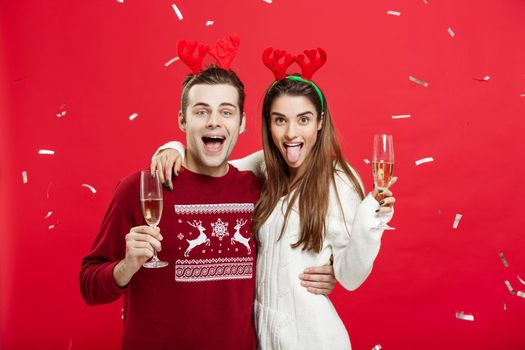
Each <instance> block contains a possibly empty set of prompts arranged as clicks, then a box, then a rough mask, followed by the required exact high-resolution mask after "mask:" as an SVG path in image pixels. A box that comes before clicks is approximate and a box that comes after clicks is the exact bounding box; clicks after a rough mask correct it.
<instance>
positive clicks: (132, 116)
mask: <svg viewBox="0 0 525 350" xmlns="http://www.w3.org/2000/svg"><path fill="white" fill-rule="evenodd" d="M138 116H139V114H138V113H133V114H132V115H130V116H129V117H128V118H129V120H133V119H135V118H137V117H138Z"/></svg>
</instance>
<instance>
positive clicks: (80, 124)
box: [0, 0, 525, 350]
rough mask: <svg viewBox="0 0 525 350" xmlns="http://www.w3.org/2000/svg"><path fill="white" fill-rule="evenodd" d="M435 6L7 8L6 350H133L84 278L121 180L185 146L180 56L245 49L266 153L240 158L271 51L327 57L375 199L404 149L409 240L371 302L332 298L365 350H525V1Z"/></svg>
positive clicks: (383, 265) (1, 249)
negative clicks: (231, 39)
mask: <svg viewBox="0 0 525 350" xmlns="http://www.w3.org/2000/svg"><path fill="white" fill-rule="evenodd" d="M427 2H428V4H425V2H424V1H423V0H413V1H407V0H399V1H387V0H379V1H344V2H343V1H304V0H303V1H300V0H289V1H284V0H275V1H273V3H272V4H268V3H266V2H264V1H262V0H251V1H241V0H236V1H230V0H229V1H198V2H197V1H190V0H177V1H176V3H177V5H178V6H179V8H180V10H181V12H182V14H183V16H184V19H183V20H179V19H178V18H177V16H176V15H175V12H174V11H173V9H172V8H171V4H172V2H171V1H164V0H162V1H133V0H125V2H124V3H118V2H116V1H112V0H104V1H101V0H97V1H70V0H67V1H66V0H54V1H29V0H17V1H7V0H2V1H0V33H1V34H0V53H1V54H0V60H1V61H0V115H1V120H0V123H1V125H0V135H1V136H0V156H1V160H2V163H1V164H2V165H1V169H0V170H1V173H0V176H1V182H0V195H1V199H2V200H1V207H0V219H1V222H2V229H1V233H0V237H1V244H0V259H1V261H0V274H1V278H0V283H1V285H0V287H1V289H0V348H2V349H94V348H97V349H114V348H118V346H119V342H120V334H121V302H120V301H119V302H116V303H113V304H111V305H104V306H98V307H88V306H86V305H85V304H84V303H83V301H82V299H81V297H80V293H79V286H78V272H79V267H80V260H81V258H82V256H83V255H84V254H85V253H86V252H87V251H88V249H89V246H90V244H91V242H92V240H93V238H94V236H95V234H96V232H97V229H98V225H99V223H100V222H101V219H102V216H103V213H104V211H105V208H106V206H107V204H108V203H109V199H110V198H111V195H112V192H113V189H114V186H115V184H116V183H117V181H118V179H120V178H122V177H123V176H125V175H126V174H128V173H130V172H132V171H134V170H137V169H139V168H141V167H145V166H146V165H148V164H149V157H150V156H151V154H152V153H153V151H154V150H155V148H156V146H158V145H160V144H162V143H164V142H165V141H168V140H172V139H183V135H182V134H181V132H180V131H179V130H178V128H177V124H176V114H177V112H178V108H179V94H180V82H181V80H182V78H183V76H184V75H185V74H186V73H187V72H188V69H187V68H186V67H184V66H183V65H182V64H181V62H174V63H173V64H171V65H170V66H168V67H165V63H166V62H168V61H169V60H170V59H172V58H173V57H175V56H176V55H177V54H176V49H175V47H176V46H175V44H176V42H177V40H179V39H181V38H189V39H197V40H201V41H203V42H207V43H211V42H213V41H214V40H216V39H217V38H219V37H222V36H224V35H226V34H228V33H231V32H237V33H239V35H240V37H241V50H240V53H239V55H238V57H237V59H236V61H235V63H234V67H235V69H236V70H237V72H238V73H239V75H240V77H241V78H242V79H243V80H244V82H245V83H246V86H247V89H246V90H247V94H248V97H247V101H246V104H247V105H246V107H247V114H248V135H247V136H242V137H240V140H239V143H238V146H237V148H236V150H235V152H234V154H233V156H234V157H239V156H244V155H246V154H247V153H249V152H252V151H255V150H257V149H259V148H260V121H259V118H260V116H259V115H260V100H261V97H262V94H263V90H264V88H265V87H267V86H268V84H269V83H270V82H271V81H272V75H271V73H270V72H269V71H267V70H266V69H265V68H264V67H263V65H262V63H261V60H260V56H261V52H262V50H263V49H264V48H265V47H267V46H271V45H273V46H275V47H278V48H285V49H287V50H289V51H290V52H292V53H298V52H299V51H300V50H302V49H305V48H314V47H317V46H322V47H324V48H325V49H326V51H327V52H328V55H329V58H328V62H327V64H326V66H325V67H323V68H322V69H321V70H320V71H319V72H318V73H317V74H316V76H315V80H316V81H317V82H318V83H319V85H320V86H321V87H322V88H323V89H324V90H325V92H326V95H327V97H328V100H329V103H330V105H331V110H332V113H333V117H334V119H335V123H336V125H337V127H338V130H339V133H340V136H341V142H342V144H343V148H344V151H345V154H346V156H347V157H348V159H349V160H350V161H351V162H352V163H353V164H354V165H355V166H356V167H357V169H358V170H359V171H360V173H361V175H362V176H363V178H364V179H365V182H366V184H367V186H368V188H370V185H371V169H370V168H369V166H367V165H366V164H365V163H364V162H363V159H364V158H369V156H370V153H371V141H372V135H373V134H374V133H378V132H388V133H392V134H393V135H394V139H395V147H396V169H395V170H396V173H397V175H399V181H398V183H397V184H396V185H395V187H394V188H395V194H396V197H397V198H398V204H397V205H396V216H395V218H394V220H393V222H392V225H393V226H395V227H396V228H397V230H396V231H393V232H387V233H386V234H385V235H384V238H383V245H382V250H381V252H380V255H379V257H378V259H377V261H376V264H375V267H374V271H373V273H372V275H371V276H370V278H369V279H368V280H367V282H366V283H365V284H364V285H363V286H362V287H361V288H360V289H359V290H358V291H356V292H354V293H349V292H346V291H345V290H343V289H342V288H341V287H338V288H337V289H336V291H335V292H334V293H333V294H332V300H333V301H334V303H335V304H336V307H337V309H338V311H339V314H340V315H341V317H342V318H343V320H344V322H345V324H346V325H347V328H348V330H349V333H350V337H351V339H352V344H353V347H354V348H355V349H358V350H359V349H371V348H372V347H373V346H375V345H376V344H381V345H382V347H383V349H415V348H424V349H525V335H524V329H525V327H524V321H523V319H524V316H525V299H523V298H520V297H518V296H517V295H511V294H510V293H509V291H508V289H507V288H506V286H505V284H504V281H505V280H508V281H509V282H510V283H511V284H512V286H513V287H514V289H515V290H516V291H517V290H520V289H521V290H523V291H525V286H524V285H523V284H521V283H520V282H519V281H518V279H517V275H520V274H521V276H520V277H522V278H524V279H525V254H524V251H525V239H524V235H523V233H524V231H525V230H524V227H525V224H524V223H523V220H520V217H521V218H522V217H523V196H524V190H523V185H522V181H521V178H522V176H523V172H524V170H525V167H524V163H523V161H522V158H523V151H524V149H525V148H524V146H523V143H522V135H523V131H524V130H525V129H524V126H525V125H524V124H525V122H524V121H523V117H524V116H525V113H524V112H525V97H524V96H520V95H522V94H525V44H524V43H525V40H524V38H525V25H524V24H525V1H522V0H501V1H488V0H484V1H453V0H441V1H434V0H427ZM389 10H394V11H399V12H401V16H392V15H388V14H387V11H389ZM208 20H212V21H215V24H213V25H212V26H206V21H208ZM449 27H450V28H452V30H453V31H454V32H455V33H456V35H455V37H452V36H451V35H449V33H448V32H447V29H448V28H449ZM409 75H412V76H414V77H417V78H418V79H421V80H424V81H426V82H428V83H429V86H428V87H423V86H420V85H418V84H415V83H413V82H411V81H409V79H408V76H409ZM485 76H490V79H489V80H488V81H480V79H482V78H483V77H485ZM62 111H66V113H67V114H66V115H65V116H63V117H60V118H59V117H57V116H56V114H59V113H61V112H62ZM133 113H138V117H137V118H136V119H134V120H132V121H130V120H129V119H128V117H129V116H130V115H131V114H133ZM400 114H410V115H411V118H409V119H396V120H393V119H392V118H391V117H392V115H400ZM40 149H51V150H54V151H55V152H56V153H55V155H39V154H38V150H40ZM425 157H433V158H434V160H435V161H434V162H432V163H427V164H423V165H420V166H416V165H415V161H416V160H418V159H421V158H425ZM22 171H27V174H28V178H29V181H28V183H27V184H24V183H23V182H22ZM82 184H90V185H92V186H94V187H95V188H96V189H97V193H96V194H93V193H91V191H89V189H88V188H85V187H82V186H81V185H82ZM49 211H52V212H53V214H52V215H51V216H50V217H49V218H47V219H46V218H45V217H46V215H47V213H48V212H49ZM456 213H461V214H463V219H462V220H461V222H460V224H459V227H458V228H457V229H456V230H454V229H453V228H452V223H453V221H454V217H455V215H456ZM50 225H56V226H55V228H52V229H49V226H50ZM500 252H503V253H504V254H505V256H506V258H507V260H508V262H509V267H508V268H506V267H504V265H503V264H502V262H501V260H500V258H499V257H498V254H499V253H500ZM505 307H506V310H505V309H504V308H505ZM458 311H464V312H465V313H468V314H473V315H474V317H475V320H474V322H470V321H464V320H460V319H457V318H456V317H455V313H456V312H458ZM232 331H234V330H232Z"/></svg>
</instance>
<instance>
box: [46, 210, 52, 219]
mask: <svg viewBox="0 0 525 350" xmlns="http://www.w3.org/2000/svg"><path fill="white" fill-rule="evenodd" d="M51 215H53V212H52V211H48V212H47V215H46V216H45V217H44V220H45V219H49V218H50V217H51Z"/></svg>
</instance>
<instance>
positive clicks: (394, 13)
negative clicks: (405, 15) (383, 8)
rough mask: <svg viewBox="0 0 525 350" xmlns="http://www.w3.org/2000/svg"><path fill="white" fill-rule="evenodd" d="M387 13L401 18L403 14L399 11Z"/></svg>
mask: <svg viewBox="0 0 525 350" xmlns="http://www.w3.org/2000/svg"><path fill="white" fill-rule="evenodd" d="M386 13H387V14H389V15H392V16H401V12H398V11H387V12H386Z"/></svg>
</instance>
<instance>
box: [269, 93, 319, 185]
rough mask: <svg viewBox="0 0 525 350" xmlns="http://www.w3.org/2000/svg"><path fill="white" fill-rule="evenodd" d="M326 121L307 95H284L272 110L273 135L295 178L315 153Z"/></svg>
mask: <svg viewBox="0 0 525 350" xmlns="http://www.w3.org/2000/svg"><path fill="white" fill-rule="evenodd" d="M322 123H323V120H322V118H318V115H317V112H316V110H315V106H314V104H313V103H312V102H310V100H309V99H308V98H306V97H304V96H290V95H281V96H279V97H277V98H276V99H275V100H274V101H273V103H272V106H271V108H270V133H271V135H272V140H273V142H274V144H275V145H276V146H277V148H278V149H279V152H281V155H282V156H283V158H284V160H285V161H286V164H288V168H289V170H290V173H291V174H292V175H294V176H295V175H296V174H297V172H298V170H304V169H301V166H302V165H303V164H304V161H305V159H306V158H307V157H308V155H309V154H310V152H311V151H312V148H313V146H314V145H315V142H316V140H317V131H319V130H321V126H322Z"/></svg>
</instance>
